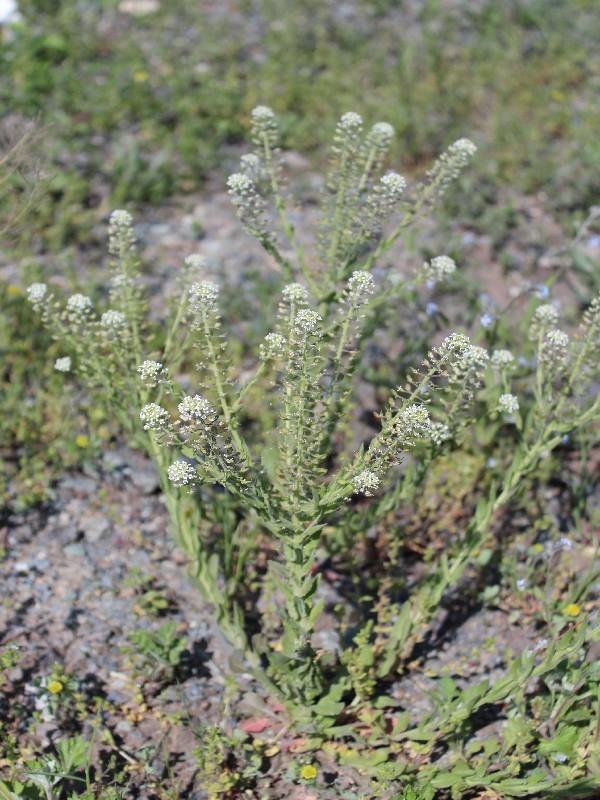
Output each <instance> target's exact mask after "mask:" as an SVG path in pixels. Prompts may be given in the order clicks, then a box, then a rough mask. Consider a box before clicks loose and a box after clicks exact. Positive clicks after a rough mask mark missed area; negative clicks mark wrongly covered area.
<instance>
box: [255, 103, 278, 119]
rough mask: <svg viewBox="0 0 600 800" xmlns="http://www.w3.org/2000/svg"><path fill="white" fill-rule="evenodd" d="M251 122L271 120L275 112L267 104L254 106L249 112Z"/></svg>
mask: <svg viewBox="0 0 600 800" xmlns="http://www.w3.org/2000/svg"><path fill="white" fill-rule="evenodd" d="M251 117H252V121H253V122H272V121H273V120H275V112H274V111H273V109H272V108H269V106H256V108H253V109H252V113H251Z"/></svg>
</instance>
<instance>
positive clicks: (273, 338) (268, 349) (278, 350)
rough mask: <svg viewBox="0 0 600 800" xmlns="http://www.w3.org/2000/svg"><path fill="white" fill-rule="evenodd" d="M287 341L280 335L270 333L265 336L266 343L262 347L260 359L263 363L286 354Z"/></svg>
mask: <svg viewBox="0 0 600 800" xmlns="http://www.w3.org/2000/svg"><path fill="white" fill-rule="evenodd" d="M286 342H287V339H286V338H285V336H282V335H281V334H280V333H268V334H267V335H266V336H265V341H264V343H263V344H261V346H260V357H261V358H262V359H263V361H267V360H268V359H269V358H278V357H279V356H282V355H283V354H284V352H285V345H286Z"/></svg>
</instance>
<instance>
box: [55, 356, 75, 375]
mask: <svg viewBox="0 0 600 800" xmlns="http://www.w3.org/2000/svg"><path fill="white" fill-rule="evenodd" d="M54 369H55V370H57V372H70V371H71V358H70V356H64V357H63V358H57V359H56V361H55V362H54Z"/></svg>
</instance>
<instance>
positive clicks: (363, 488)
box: [353, 469, 380, 497]
mask: <svg viewBox="0 0 600 800" xmlns="http://www.w3.org/2000/svg"><path fill="white" fill-rule="evenodd" d="M353 482H354V491H355V492H356V493H357V494H366V495H367V497H369V496H371V495H372V494H373V492H374V491H376V490H377V489H379V483H380V481H379V478H378V477H377V475H376V474H375V473H374V472H371V470H369V469H365V470H364V471H363V472H360V473H359V474H358V475H356V476H355V478H354V481H353Z"/></svg>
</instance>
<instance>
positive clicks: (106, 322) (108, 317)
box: [100, 309, 125, 331]
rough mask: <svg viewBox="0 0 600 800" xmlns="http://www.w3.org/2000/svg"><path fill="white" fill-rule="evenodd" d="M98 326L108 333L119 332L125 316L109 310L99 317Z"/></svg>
mask: <svg viewBox="0 0 600 800" xmlns="http://www.w3.org/2000/svg"><path fill="white" fill-rule="evenodd" d="M100 325H101V326H102V327H103V328H106V330H109V331H119V330H121V329H122V328H124V327H125V314H123V313H121V311H115V310H114V309H109V310H108V311H105V312H104V314H102V316H101V317H100Z"/></svg>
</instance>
